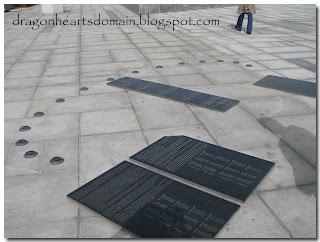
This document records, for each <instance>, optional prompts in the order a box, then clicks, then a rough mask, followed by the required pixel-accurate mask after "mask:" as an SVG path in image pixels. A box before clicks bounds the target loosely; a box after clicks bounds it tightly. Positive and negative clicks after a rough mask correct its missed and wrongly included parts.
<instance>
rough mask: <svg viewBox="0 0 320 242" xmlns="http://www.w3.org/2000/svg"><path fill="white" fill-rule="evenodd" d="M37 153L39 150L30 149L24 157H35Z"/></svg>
mask: <svg viewBox="0 0 320 242" xmlns="http://www.w3.org/2000/svg"><path fill="white" fill-rule="evenodd" d="M37 155H38V152H37V151H34V150H29V151H27V152H26V153H25V154H24V158H33V157H36V156H37Z"/></svg>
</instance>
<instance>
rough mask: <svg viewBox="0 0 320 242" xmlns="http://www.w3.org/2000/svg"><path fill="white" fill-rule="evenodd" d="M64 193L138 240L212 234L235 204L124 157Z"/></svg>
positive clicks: (218, 229)
mask: <svg viewBox="0 0 320 242" xmlns="http://www.w3.org/2000/svg"><path fill="white" fill-rule="evenodd" d="M67 196H68V197H69V198H72V199H73V200H75V201H76V202H78V203H80V204H82V205H84V206H86V207H87V208H89V209H91V210H93V211H94V212H96V213H98V214H100V215H102V216H103V217H105V218H107V219H109V220H111V221H112V222H114V223H116V224H118V225H120V226H122V227H123V228H124V229H126V230H128V231H129V232H131V233H133V234H135V235H137V236H139V237H142V238H213V237H214V236H215V235H216V234H217V233H218V232H219V231H220V230H221V229H222V227H223V226H224V225H225V224H226V223H227V221H228V220H229V219H230V218H231V217H232V216H233V214H234V213H235V212H236V211H237V210H238V208H239V207H240V206H239V205H237V204H234V203H232V202H229V201H226V200H224V199H221V198H218V197H216V196H213V195H210V194H208V193H205V192H202V191H200V190H197V189H195V188H192V187H189V186H187V185H184V184H182V183H179V182H177V181H174V180H172V179H170V178H167V177H165V176H162V175H160V174H157V173H154V172H152V171H149V170H147V169H145V168H143V167H140V166H137V165H135V164H132V163H130V162H128V161H123V162H121V163H120V164H119V165H117V166H115V167H113V168H112V169H110V170H108V171H107V172H105V173H103V174H102V175H100V176H98V177H97V178H95V179H93V180H92V181H90V182H88V183H87V184H85V185H83V186H82V187H80V188H78V189H77V190H75V191H73V192H71V193H70V194H68V195H67Z"/></svg>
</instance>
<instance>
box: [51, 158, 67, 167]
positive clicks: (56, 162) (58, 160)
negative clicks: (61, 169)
mask: <svg viewBox="0 0 320 242" xmlns="http://www.w3.org/2000/svg"><path fill="white" fill-rule="evenodd" d="M62 162H64V159H63V158H62V157H59V156H56V157H53V158H52V159H51V160H50V164H51V165H59V164H61V163H62Z"/></svg>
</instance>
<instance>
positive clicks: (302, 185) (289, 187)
mask: <svg viewBox="0 0 320 242" xmlns="http://www.w3.org/2000/svg"><path fill="white" fill-rule="evenodd" d="M312 185H317V183H316V182H311V183H307V184H300V185H294V186H288V187H280V188H273V189H267V190H257V192H258V193H265V192H274V191H281V190H286V189H292V188H297V187H306V186H312Z"/></svg>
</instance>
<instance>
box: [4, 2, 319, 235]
mask: <svg viewBox="0 0 320 242" xmlns="http://www.w3.org/2000/svg"><path fill="white" fill-rule="evenodd" d="M64 7H65V12H64V13H63V14H59V17H60V18H61V19H64V18H68V19H80V18H81V17H86V18H92V19H95V18H98V14H100V15H101V18H106V19H110V17H109V15H108V14H107V13H106V10H112V11H113V12H114V13H115V14H117V16H119V17H120V18H126V16H128V17H129V18H134V19H136V20H137V21H138V18H139V17H138V16H137V15H135V14H134V13H132V12H131V11H129V10H128V9H126V8H124V7H123V6H120V5H98V4H94V5H64ZM236 9H237V7H236V6H230V7H223V8H213V9H199V10H190V11H182V12H176V13H173V12H168V13H160V14H153V15H151V17H152V18H154V19H163V18H170V19H188V18H189V17H192V18H194V19H212V18H214V19H219V20H220V25H219V26H176V27H175V30H174V31H172V29H171V28H170V27H167V28H166V29H164V30H158V29H157V27H156V26H150V25H149V26H148V25H143V26H59V25H57V26H54V28H52V30H51V31H50V32H41V31H42V29H43V28H44V27H45V26H41V27H40V28H39V29H37V30H32V29H31V28H30V26H25V25H23V26H21V25H20V26H18V25H16V26H13V25H12V21H13V20H14V19H15V18H16V17H17V13H13V12H12V13H5V19H4V44H5V46H4V47H5V48H4V56H5V58H4V74H5V76H4V89H5V90H4V108H5V112H4V118H5V121H4V136H5V140H4V151H5V152H4V165H5V169H4V171H5V210H4V213H5V223H4V227H5V237H7V238H19V237H22V238H28V237H30V238H35V237H40V238H130V237H132V236H131V235H130V234H128V233H126V232H125V231H123V230H122V229H121V228H120V227H118V226H116V225H114V224H112V223H110V222H109V221H106V220H104V219H102V218H101V217H99V216H97V215H96V214H93V213H91V212H89V211H88V210H87V209H84V208H82V207H80V206H78V205H76V204H75V203H73V202H72V201H70V200H68V199H67V198H66V194H68V193H70V192H71V191H73V190H75V189H76V188H78V187H79V186H81V185H83V184H85V183H87V182H88V181H90V180H91V179H93V178H95V177H96V176H98V175H100V174H101V173H103V172H105V171H106V170H107V169H110V168H112V167H114V166H115V165H117V164H118V163H119V162H121V161H122V160H125V159H128V157H130V156H131V155H132V154H134V153H136V152H138V151H139V150H141V149H143V148H144V147H146V146H147V145H149V144H151V143H152V142H154V141H156V140H157V139H159V138H161V137H163V136H165V135H186V136H190V137H193V138H196V139H200V140H203V141H206V142H210V143H213V144H218V145H220V146H223V147H226V148H229V149H233V150H236V151H239V152H243V153H246V154H249V155H253V156H256V157H260V158H263V159H266V160H270V161H273V162H275V163H276V165H275V167H274V169H273V170H272V171H271V172H270V174H269V175H268V176H267V177H266V179H265V180H264V181H263V182H262V183H261V185H260V186H259V187H258V188H257V191H256V192H255V193H254V194H252V196H251V197H250V198H249V199H248V200H247V202H246V203H245V204H243V205H242V206H241V209H240V210H239V212H238V213H237V214H236V215H235V216H234V217H233V218H232V219H231V220H230V221H229V223H228V224H227V225H226V226H225V227H224V229H223V230H222V231H221V232H220V233H219V234H218V236H217V237H219V238H290V237H291V238H292V237H294V238H306V237H311V238H315V236H316V217H315V216H316V212H315V210H316V197H315V196H316V187H315V183H316V168H315V167H316V160H315V159H316V158H315V154H316V143H315V140H316V99H315V98H311V97H304V96H298V95H294V94H290V93H285V92H280V91H276V90H271V89H270V90H269V89H265V88H261V87H257V86H253V85H252V84H253V83H255V82H256V81H258V80H259V79H261V78H262V77H264V76H266V75H277V76H283V77H288V78H296V79H300V80H305V81H310V82H316V73H315V72H313V71H311V70H309V69H310V68H309V69H307V68H303V67H302V66H301V65H300V66H299V65H296V64H294V63H292V61H290V60H292V59H298V60H301V61H300V62H303V63H305V62H307V63H309V64H313V65H315V64H316V6H315V5H257V14H256V15H254V27H253V33H252V34H251V35H247V34H246V33H245V24H246V20H245V21H244V31H242V32H238V31H235V30H234V27H233V26H234V24H235V22H236V20H237V17H238V16H237V14H236V13H235V12H236ZM19 14H20V18H29V19H35V18H41V19H43V18H45V19H52V18H53V17H54V16H51V15H43V14H42V11H41V6H39V5H37V6H35V7H33V8H30V9H28V10H22V11H21V12H19ZM200 60H205V63H200V62H199V61H200ZM218 60H223V61H224V62H218ZM234 61H239V64H235V63H233V62H234ZM179 62H185V64H184V65H179V64H178V63H179ZM298 62H299V61H298ZM247 64H251V65H252V67H247V66H246V65H247ZM157 65H162V66H163V68H155V67H156V66H157ZM134 70H138V71H139V73H137V74H134V73H132V71H134ZM123 76H130V77H135V78H140V79H145V80H149V81H152V82H158V83H163V84H168V85H174V86H178V87H181V88H188V89H191V90H195V91H199V92H205V93H209V94H213V95H218V96H223V97H228V98H233V99H238V100H240V103H239V105H237V106H236V107H234V108H232V109H231V110H229V111H228V112H226V113H218V112H214V111H211V110H206V109H202V108H199V107H193V106H189V105H186V104H183V103H177V102H173V101H170V100H164V99H159V98H157V97H153V96H149V95H146V94H141V93H135V92H132V91H126V90H122V89H119V88H115V87H112V86H108V85H106V79H107V78H114V79H117V78H119V77H123ZM82 87H87V88H88V90H86V91H80V88H82ZM57 98H63V99H65V102H62V103H56V102H55V100H56V99H57ZM39 111H41V112H44V113H45V115H44V116H42V117H33V114H34V113H35V112H39ZM23 125H28V126H30V127H31V130H30V131H27V132H19V128H20V127H21V126H23ZM297 137H301V138H300V139H299V138H297ZM18 139H26V140H28V141H29V143H28V144H27V145H26V146H22V147H17V146H15V142H16V141H17V140H18ZM28 150H36V151H37V152H38V156H37V157H35V158H33V159H25V158H24V157H23V155H24V153H25V152H26V151H28ZM54 156H61V157H63V158H64V159H65V161H64V163H62V164H60V165H56V166H53V165H50V164H49V161H50V159H51V158H52V157H54Z"/></svg>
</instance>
